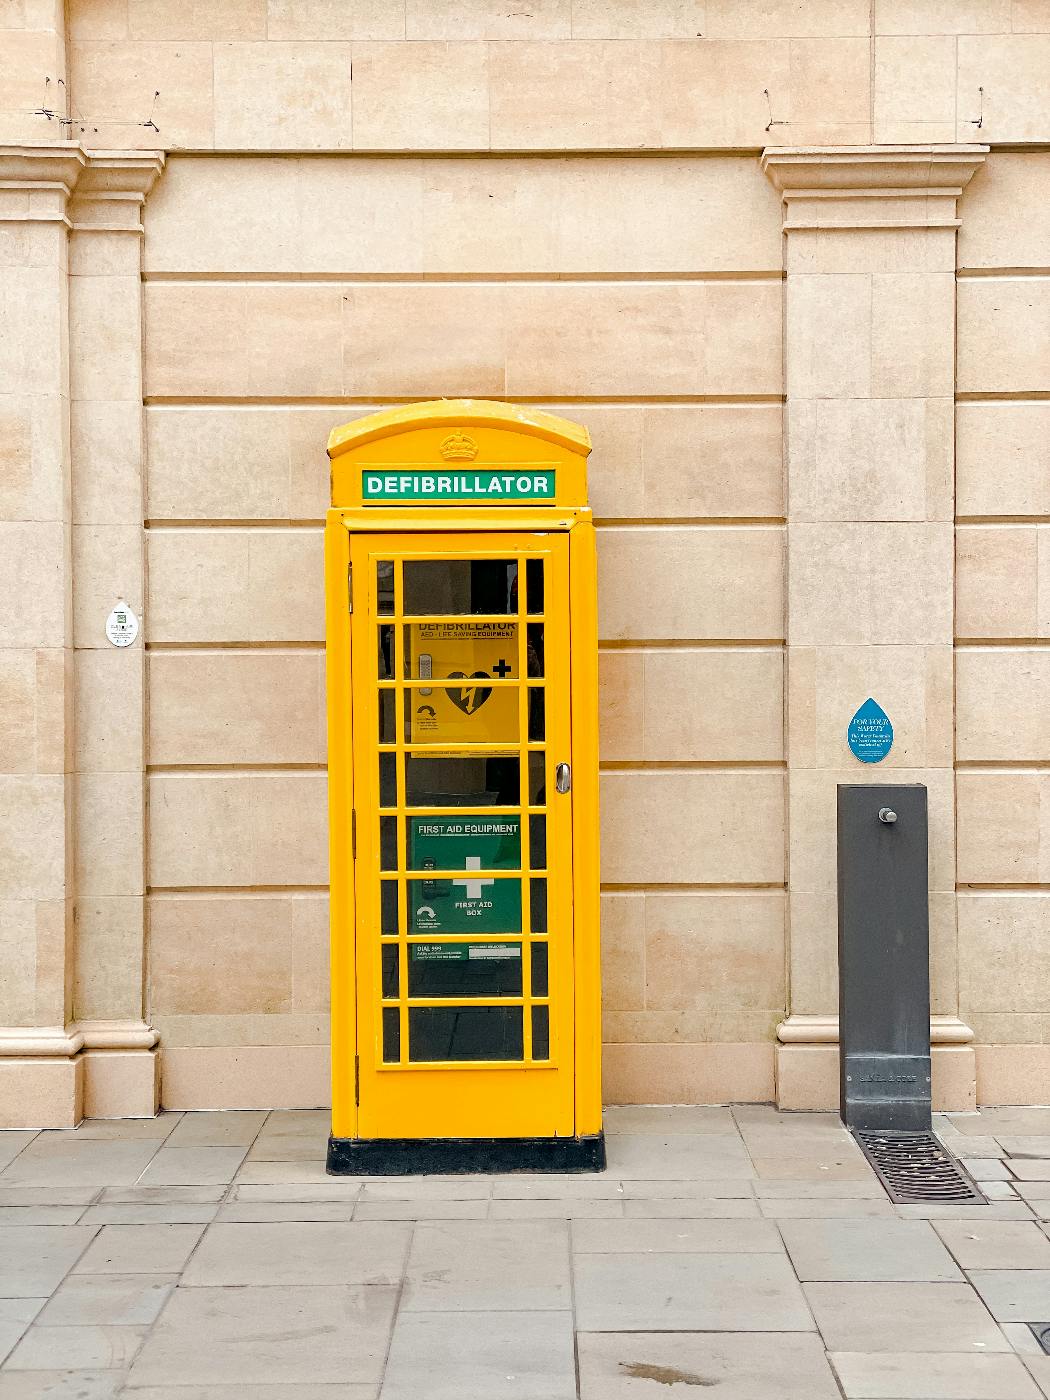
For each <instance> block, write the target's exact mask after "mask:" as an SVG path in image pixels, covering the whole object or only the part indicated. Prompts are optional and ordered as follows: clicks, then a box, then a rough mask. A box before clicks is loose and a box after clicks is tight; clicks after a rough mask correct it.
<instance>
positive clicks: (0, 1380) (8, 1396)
mask: <svg viewBox="0 0 1050 1400" xmlns="http://www.w3.org/2000/svg"><path fill="white" fill-rule="evenodd" d="M123 1386H124V1373H123V1371H5V1372H4V1373H3V1375H0V1400H116V1397H117V1396H118V1395H119V1394H120V1393H121V1392H122V1390H123ZM184 1400H189V1397H188V1396H186V1397H184Z"/></svg>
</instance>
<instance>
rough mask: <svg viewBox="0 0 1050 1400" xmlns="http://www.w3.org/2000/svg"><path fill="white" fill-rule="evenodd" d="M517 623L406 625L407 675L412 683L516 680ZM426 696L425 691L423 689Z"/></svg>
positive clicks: (432, 623)
mask: <svg viewBox="0 0 1050 1400" xmlns="http://www.w3.org/2000/svg"><path fill="white" fill-rule="evenodd" d="M517 674H518V624H517V623H516V622H409V623H406V625H405V675H406V677H407V678H408V679H409V680H413V681H429V680H449V679H451V678H456V679H459V680H466V679H480V680H488V679H489V678H490V677H492V676H495V677H496V679H497V680H501V681H507V680H515V679H516V678H517ZM421 689H422V690H423V693H424V694H426V693H427V691H426V688H425V687H421Z"/></svg>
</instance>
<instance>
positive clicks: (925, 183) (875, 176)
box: [762, 145, 989, 232]
mask: <svg viewBox="0 0 1050 1400" xmlns="http://www.w3.org/2000/svg"><path fill="white" fill-rule="evenodd" d="M988 149H989V148H988V147H987V146H962V145H959V146H829V147H819V146H806V147H788V146H781V147H770V148H769V149H767V150H766V151H764V152H763V154H762V169H763V170H764V171H765V172H766V174H767V175H768V176H769V178H770V180H772V182H773V184H774V185H775V186H776V188H777V189H778V190H779V191H780V193H781V197H782V199H783V201H784V229H785V231H786V232H792V231H794V230H801V229H895V228H900V229H911V228H955V227H956V226H957V224H958V219H957V218H956V216H955V202H956V200H957V199H958V197H959V195H960V194H962V192H963V190H964V189H965V187H966V185H967V184H968V183H969V181H970V180H971V179H972V177H973V174H974V172H975V171H976V170H977V169H978V167H979V166H980V165H981V164H982V162H983V161H984V158H985V156H986V155H987V154H988Z"/></svg>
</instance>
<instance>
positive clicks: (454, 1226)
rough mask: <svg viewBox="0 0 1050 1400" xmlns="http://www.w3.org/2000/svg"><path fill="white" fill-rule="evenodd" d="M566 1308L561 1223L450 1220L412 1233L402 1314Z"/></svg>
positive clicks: (568, 1289)
mask: <svg viewBox="0 0 1050 1400" xmlns="http://www.w3.org/2000/svg"><path fill="white" fill-rule="evenodd" d="M569 1307H571V1285H570V1275H569V1232H568V1226H567V1225H565V1224H564V1223H563V1222H561V1221H553V1220H530V1221H496V1220H487V1221H462V1222H459V1221H450V1222H447V1223H441V1224H438V1223H427V1224H424V1225H419V1226H417V1228H416V1231H415V1235H414V1236H413V1239H412V1250H411V1253H410V1254H409V1259H408V1269H407V1271H406V1274H405V1289H404V1294H403V1296H402V1301H401V1311H402V1313H405V1312H440V1311H452V1312H462V1311H469V1310H475V1311H478V1312H496V1311H498V1312H504V1311H506V1312H524V1311H527V1310H529V1309H542V1310H544V1311H559V1310H562V1309H566V1308H569Z"/></svg>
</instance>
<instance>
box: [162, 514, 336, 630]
mask: <svg viewBox="0 0 1050 1400" xmlns="http://www.w3.org/2000/svg"><path fill="white" fill-rule="evenodd" d="M148 545H149V550H148V558H149V575H148V578H149V593H148V610H147V616H146V630H147V635H148V637H149V640H150V641H151V642H166V641H182V642H190V641H192V642H239V641H259V642H271V641H272V642H284V641H295V642H323V641H324V635H325V633H324V570H323V563H322V540H321V531H320V530H319V529H312V530H269V529H268V530H248V529H243V530H237V529H231V530H181V529H172V530H152V531H150V535H149V541H148Z"/></svg>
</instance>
